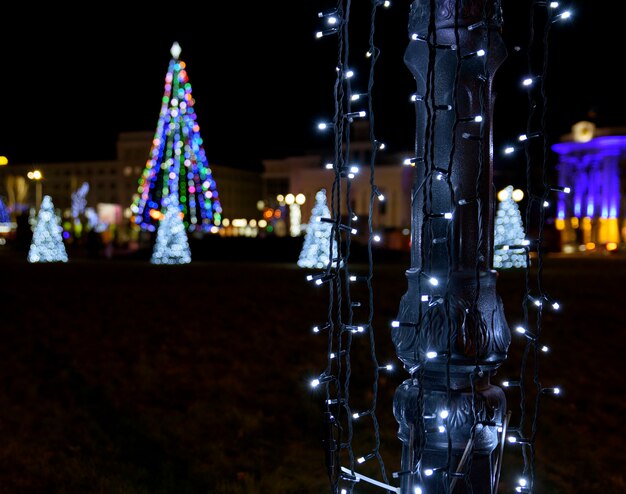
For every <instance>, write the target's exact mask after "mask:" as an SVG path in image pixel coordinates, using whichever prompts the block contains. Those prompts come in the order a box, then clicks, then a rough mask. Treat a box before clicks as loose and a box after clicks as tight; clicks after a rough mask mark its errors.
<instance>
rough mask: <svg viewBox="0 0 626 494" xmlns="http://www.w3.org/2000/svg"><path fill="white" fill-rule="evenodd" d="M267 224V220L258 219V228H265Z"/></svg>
mask: <svg viewBox="0 0 626 494" xmlns="http://www.w3.org/2000/svg"><path fill="white" fill-rule="evenodd" d="M266 226H267V221H265V220H259V228H265V227H266Z"/></svg>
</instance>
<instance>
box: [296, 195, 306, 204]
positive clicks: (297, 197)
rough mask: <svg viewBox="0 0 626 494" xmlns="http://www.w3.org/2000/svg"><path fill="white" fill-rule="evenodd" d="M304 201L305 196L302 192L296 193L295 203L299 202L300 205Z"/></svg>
mask: <svg viewBox="0 0 626 494" xmlns="http://www.w3.org/2000/svg"><path fill="white" fill-rule="evenodd" d="M305 201H306V196H305V195H304V194H298V195H297V196H296V204H300V206H302V205H303V204H304V203H305Z"/></svg>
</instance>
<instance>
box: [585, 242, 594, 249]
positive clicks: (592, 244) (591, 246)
mask: <svg viewBox="0 0 626 494" xmlns="http://www.w3.org/2000/svg"><path fill="white" fill-rule="evenodd" d="M585 247H586V249H587V250H593V249H595V248H596V244H594V243H593V242H587V243H586V244H585Z"/></svg>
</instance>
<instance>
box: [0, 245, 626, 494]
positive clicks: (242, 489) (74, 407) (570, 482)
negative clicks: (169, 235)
mask: <svg viewBox="0 0 626 494" xmlns="http://www.w3.org/2000/svg"><path fill="white" fill-rule="evenodd" d="M222 240H227V239H222ZM273 242H274V243H271V242H270V243H267V244H261V243H260V241H258V240H256V241H248V240H246V241H245V242H244V244H243V247H239V246H237V247H235V243H234V242H233V243H231V244H228V243H224V244H215V245H213V247H214V248H213V249H212V250H208V251H206V250H205V251H204V252H200V251H197V252H194V253H193V259H194V260H193V261H192V263H191V264H189V265H185V266H153V265H151V264H149V262H148V260H147V257H146V255H145V253H140V254H138V255H135V256H134V258H130V257H124V258H122V257H113V258H112V259H110V260H107V259H104V258H100V259H89V258H86V257H84V256H82V257H81V256H78V255H74V256H73V255H72V253H71V252H70V262H69V263H67V264H56V263H55V264H48V265H46V264H34V265H33V264H28V263H27V262H26V260H25V259H26V254H25V253H22V252H14V251H11V250H9V249H8V247H6V246H5V247H3V249H4V250H0V272H1V273H2V278H1V280H2V284H1V285H0V303H1V304H2V322H1V327H2V336H3V341H2V345H0V383H1V384H0V438H1V439H0V441H1V446H0V493H2V494H4V493H11V494H13V493H15V494H18V493H19V494H22V493H23V494H31V493H32V494H35V493H81V494H86V493H89V494H91V493H98V494H100V493H102V494H104V493H107V494H108V493H115V494H139V493H142V494H144V493H145V494H161V493H168V494H170V493H171V494H184V493H190V494H191V493H193V494H196V493H205V494H208V493H211V494H213V493H216V494H221V493H224V494H226V493H228V494H239V493H242V494H243V493H251V494H257V493H258V494H260V493H272V494H276V493H279V494H287V493H294V494H295V493H298V494H314V493H315V494H320V493H327V492H329V486H328V480H327V477H326V474H325V469H324V453H323V450H322V448H321V444H320V437H321V436H320V430H321V419H322V416H321V402H322V399H323V398H322V396H321V395H320V394H319V393H315V392H312V391H311V389H310V388H309V386H308V381H309V379H310V378H311V377H312V376H316V375H317V374H319V372H320V371H321V370H323V368H324V367H325V365H326V347H325V339H324V338H323V337H319V336H315V335H313V334H312V333H311V331H310V328H311V327H312V326H313V325H314V324H317V323H319V322H323V321H324V320H325V316H326V312H327V308H328V292H327V290H325V289H324V288H322V289H319V288H316V287H313V286H312V285H311V284H310V283H308V282H306V281H305V274H306V271H305V270H302V269H300V268H298V267H297V266H296V264H295V261H296V259H297V249H296V247H297V246H296V245H295V244H293V243H291V244H289V245H287V246H286V247H285V245H286V244H285V245H282V246H281V244H280V242H276V241H273ZM270 245H271V248H270V247H269V246H270ZM243 252H246V253H247V254H248V255H243ZM242 255H243V257H244V258H246V259H247V260H246V261H240V260H237V259H241V257H242ZM377 256H378V255H377V253H376V252H375V272H374V279H373V285H374V296H375V303H374V328H375V334H376V340H377V344H378V348H377V352H378V353H379V356H380V358H379V360H380V361H388V360H390V361H395V360H394V358H395V352H394V349H393V346H392V344H391V342H390V338H389V324H390V321H391V320H393V319H395V316H396V312H397V309H398V305H399V300H400V297H401V296H402V294H403V293H404V291H405V290H406V278H405V276H404V270H405V269H406V267H407V262H408V261H407V259H406V257H405V256H404V255H403V254H402V255H398V254H397V253H396V254H384V253H382V252H381V253H380V256H378V257H377ZM355 259H356V260H359V258H358V256H356V257H355ZM362 259H363V258H362ZM377 260H378V261H380V262H377ZM352 269H353V270H354V271H360V272H361V273H365V272H366V265H365V264H359V263H354V264H353V265H352ZM543 279H544V286H545V288H546V290H547V291H548V292H549V293H550V295H551V296H552V297H554V298H555V299H558V300H559V301H560V302H561V303H562V306H563V309H562V310H561V311H560V312H558V313H552V312H549V311H545V312H544V315H543V319H542V321H543V337H542V339H543V341H544V343H545V344H547V345H549V346H550V347H551V349H552V351H551V353H550V354H548V355H546V356H545V357H544V358H543V359H542V360H541V365H540V375H541V380H542V384H543V385H545V386H552V385H559V386H561V387H562V388H563V394H562V396H560V397H547V398H546V399H544V400H543V401H542V405H541V409H540V414H539V421H538V425H539V429H538V435H537V459H536V469H537V489H536V492H537V493H541V494H543V493H602V494H612V493H615V494H617V493H623V492H626V480H625V473H624V465H626V453H625V451H626V448H624V446H623V441H624V439H625V435H624V426H623V420H624V416H625V415H626V400H625V391H626V389H625V383H626V378H624V370H625V368H624V363H623V362H624V356H623V355H624V349H623V348H624V338H623V333H622V332H621V331H622V330H623V329H624V327H625V322H626V315H625V312H626V307H625V306H626V298H625V294H626V259H623V258H620V257H617V256H615V257H610V258H606V257H605V258H572V257H558V256H546V258H545V259H544V273H543ZM523 287H524V280H523V277H522V271H509V272H506V271H504V272H502V273H501V275H500V279H499V280H498V292H499V293H500V294H501V296H502V298H503V301H504V306H505V312H506V314H507V318H508V319H509V323H510V324H511V325H513V324H514V323H515V322H516V321H518V320H519V319H520V318H521V314H522V311H521V293H522V290H523ZM523 344H524V342H523V341H522V340H520V339H519V338H515V337H514V339H513V343H512V345H511V348H510V352H509V358H508V360H507V361H506V362H505V364H504V365H503V366H502V368H501V370H500V371H499V373H498V374H499V375H498V376H497V378H496V379H495V380H494V381H495V382H496V384H499V382H500V380H501V379H504V378H505V376H506V377H511V378H515V376H516V374H517V375H519V366H520V356H521V351H522V348H523ZM500 376H502V377H500ZM406 377H407V375H406V373H405V372H404V371H397V372H395V373H394V374H392V376H391V377H389V378H387V380H383V381H381V390H380V408H379V410H380V412H378V415H379V420H380V423H381V435H382V447H381V451H382V453H383V459H384V460H385V463H386V469H387V471H388V472H394V471H397V470H399V465H398V455H399V452H400V449H401V446H400V443H399V441H398V440H397V439H396V437H395V434H396V429H397V423H396V422H395V420H394V418H393V415H392V413H391V405H390V399H391V396H392V395H393V392H394V391H395V388H396V387H397V385H398V384H399V383H400V382H401V381H402V380H404V379H405V378H406ZM358 382H359V381H358V380H355V383H357V385H358ZM359 391H360V390H359V389H358V388H355V389H353V390H352V392H353V393H354V394H355V395H356V394H358V393H359ZM508 396H509V394H508V392H507V397H508ZM511 396H512V398H511V400H510V401H511V406H512V407H515V405H513V403H514V401H515V399H514V397H513V395H511ZM513 411H514V412H516V410H515V408H513ZM357 448H358V443H357ZM505 451H506V453H505V460H504V464H503V467H502V480H501V484H500V491H499V492H513V490H514V487H513V484H512V482H513V481H514V480H515V478H516V477H517V476H518V474H519V470H518V468H517V463H518V461H519V458H520V454H519V450H516V449H514V448H513V447H509V446H507V449H506V450H505ZM359 492H368V491H367V489H362V488H361V487H359ZM374 492H375V491H374ZM378 492H383V491H382V490H380V489H378Z"/></svg>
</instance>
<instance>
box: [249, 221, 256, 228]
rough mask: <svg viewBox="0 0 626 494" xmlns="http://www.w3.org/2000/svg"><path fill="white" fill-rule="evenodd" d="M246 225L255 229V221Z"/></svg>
mask: <svg viewBox="0 0 626 494" xmlns="http://www.w3.org/2000/svg"><path fill="white" fill-rule="evenodd" d="M248 225H250V226H251V227H252V228H254V227H256V220H250V222H249V223H248Z"/></svg>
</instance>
